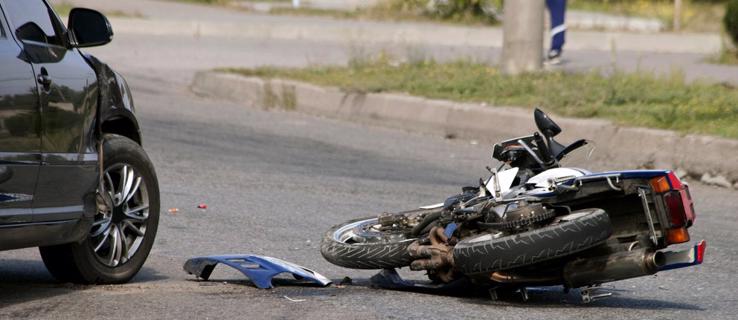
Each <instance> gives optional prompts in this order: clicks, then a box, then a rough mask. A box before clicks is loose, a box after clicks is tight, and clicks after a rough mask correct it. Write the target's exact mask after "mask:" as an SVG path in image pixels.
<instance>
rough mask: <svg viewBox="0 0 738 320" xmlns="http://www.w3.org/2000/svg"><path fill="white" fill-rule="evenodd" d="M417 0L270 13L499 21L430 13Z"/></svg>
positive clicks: (284, 9) (472, 22)
mask: <svg viewBox="0 0 738 320" xmlns="http://www.w3.org/2000/svg"><path fill="white" fill-rule="evenodd" d="M420 2H421V1H417V0H412V1H408V0H385V1H380V2H379V3H378V4H377V5H375V6H373V7H368V8H357V9H356V10H353V11H344V10H332V9H316V8H309V7H302V8H291V7H282V8H273V9H272V10H270V12H269V13H271V14H277V15H304V16H324V17H331V18H338V19H363V20H378V21H423V22H442V23H450V24H461V25H496V24H498V23H499V22H498V21H495V20H492V19H490V18H488V17H484V16H480V15H475V14H471V13H470V12H463V13H460V14H455V15H452V16H449V17H439V16H436V15H433V14H429V13H428V12H426V11H425V10H424V7H423V6H421V5H420V4H419V3H420Z"/></svg>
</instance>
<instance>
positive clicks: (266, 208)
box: [0, 75, 738, 319]
mask: <svg viewBox="0 0 738 320" xmlns="http://www.w3.org/2000/svg"><path fill="white" fill-rule="evenodd" d="M129 80H130V82H131V86H132V90H133V92H134V93H135V94H136V97H137V101H138V105H139V114H140V117H141V122H142V126H143V131H144V134H145V135H144V146H145V148H146V150H147V151H148V153H149V154H150V156H151V158H152V159H153V161H154V162H155V165H156V168H157V171H158V175H159V181H160V183H161V192H162V208H163V210H162V215H161V220H160V228H159V234H158V236H157V241H156V245H155V246H154V249H153V251H152V252H151V256H150V257H149V260H148V262H147V263H146V265H145V266H144V269H143V270H142V271H141V273H140V274H139V275H138V276H137V277H136V278H135V279H134V281H133V282H132V283H130V284H126V285H119V286H76V285H70V284H58V283H55V282H54V281H53V279H52V278H51V277H50V275H49V274H48V273H47V272H46V271H45V269H44V267H43V264H42V263H41V261H40V258H39V256H38V254H37V251H36V250H34V249H25V250H17V251H8V252H2V253H0V318H17V317H18V318H20V317H23V318H55V319H65V318H68V319H78V318H116V319H128V318H172V319H180V318H225V317H235V318H243V319H246V318H248V319H271V318H277V319H278V318H285V319H338V318H341V319H375V318H377V319H386V318H399V319H406V318H416V319H456V318H480V319H481V318H485V319H489V318H510V319H524V318H544V317H545V318H547V319H555V318H574V317H576V318H604V317H608V318H623V319H634V318H639V319H644V318H651V319H657V318H658V319H675V318H708V317H709V318H711V319H729V318H732V317H733V316H734V314H736V311H737V310H736V309H738V308H737V307H736V297H735V289H734V288H735V287H736V285H738V281H736V277H735V272H736V265H735V263H733V260H732V257H735V256H736V244H737V243H736V237H735V235H734V231H735V230H736V229H737V228H736V227H737V226H736V219H735V218H734V216H735V213H736V207H737V206H738V205H736V204H735V202H734V199H735V198H736V193H734V192H731V191H726V190H723V189H716V188H711V187H704V186H701V185H694V186H693V187H694V191H693V194H694V197H695V199H696V201H697V212H698V214H699V215H698V220H697V222H696V226H695V227H693V228H692V229H691V230H692V231H691V232H692V236H693V238H694V239H702V238H705V239H707V240H708V244H709V245H708V251H707V258H706V262H705V264H704V265H702V266H699V267H694V268H689V269H682V270H677V271H671V272H664V273H661V274H658V276H654V277H646V278H641V279H637V280H631V281H622V282H617V283H614V284H612V285H608V286H607V287H608V288H611V289H612V291H613V292H614V293H615V294H616V295H615V296H614V297H611V298H608V299H605V300H602V301H598V302H595V303H592V304H589V305H582V304H580V303H579V301H578V294H577V292H575V291H573V292H571V293H569V294H568V295H565V294H563V293H561V291H560V290H559V289H556V288H547V289H544V290H540V291H535V292H533V293H532V294H531V300H530V301H528V302H527V303H522V302H520V301H519V300H517V299H510V300H507V301H502V302H492V301H489V300H488V299H487V298H486V297H485V296H483V295H481V296H471V297H452V296H435V295H427V294H417V293H406V292H393V291H384V290H377V289H371V288H369V287H368V285H367V284H368V283H367V279H368V277H370V276H371V275H372V274H373V273H372V272H368V271H355V270H349V269H343V268H339V267H335V266H333V265H331V264H329V263H327V262H326V261H324V260H323V259H322V257H321V256H320V253H319V249H318V244H319V241H320V238H321V235H322V233H323V232H324V231H325V230H326V229H327V228H328V227H329V226H331V225H333V224H336V223H338V222H342V221H345V220H348V219H351V218H355V217H361V216H364V215H367V214H372V213H376V212H381V211H384V210H402V209H408V208H413V207H414V206H416V205H420V204H430V203H436V202H439V201H441V200H443V198H444V197H445V196H446V195H450V194H453V193H454V192H457V191H458V190H459V189H458V187H459V186H462V185H465V184H468V183H473V181H475V180H476V179H478V177H480V176H481V175H483V174H484V169H483V168H484V166H485V165H487V164H488V159H489V157H488V156H489V152H490V150H489V147H488V146H486V145H484V144H476V145H475V144H472V143H470V142H469V141H459V140H446V139H443V138H442V137H435V136H422V135H416V134H412V133H407V132H403V131H397V130H389V129H383V128H374V127H366V126H362V125H358V124H353V123H345V122H338V121H333V120H328V119H321V118H315V117H309V116H304V115H300V114H296V113H288V112H275V111H263V110H259V109H258V108H256V109H252V108H246V107H243V106H239V105H234V104H231V103H227V102H222V101H217V100H207V99H203V98H199V97H196V96H194V95H192V94H191V93H189V92H188V91H187V89H186V88H184V87H181V86H169V85H166V84H165V83H162V82H159V81H158V80H155V79H150V78H146V77H143V76H137V75H131V76H129ZM201 202H202V203H206V204H208V206H209V207H208V209H207V210H201V209H197V208H196V206H197V205H198V204H199V203H201ZM168 208H178V209H179V212H178V213H177V214H169V213H168V212H167V209H168ZM240 252H242V253H256V254H264V255H270V256H275V257H280V258H283V259H287V260H290V261H294V262H296V263H300V264H303V265H305V266H309V267H312V268H314V269H316V270H318V271H319V272H321V273H323V274H325V275H326V276H328V277H330V278H332V279H335V280H340V279H342V278H343V277H345V276H349V277H351V278H352V279H354V285H351V286H346V287H344V288H335V287H331V288H314V287H298V286H279V287H277V288H276V289H273V290H258V289H256V288H254V287H253V286H251V285H250V284H249V283H248V282H244V281H242V280H241V279H243V278H242V277H240V276H239V275H238V274H236V273H234V272H230V271H229V270H228V269H227V268H222V269H216V274H215V275H214V279H216V281H212V282H198V281H194V278H193V277H192V276H189V275H187V274H185V273H184V272H183V271H182V264H183V263H184V261H185V260H186V259H187V258H189V257H192V256H195V255H210V254H220V253H240ZM285 296H286V297H289V298H292V299H299V300H304V301H302V302H292V301H290V300H288V299H287V298H285Z"/></svg>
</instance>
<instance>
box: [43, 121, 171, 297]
mask: <svg viewBox="0 0 738 320" xmlns="http://www.w3.org/2000/svg"><path fill="white" fill-rule="evenodd" d="M103 140H104V144H103V167H104V172H105V175H104V177H103V179H104V180H103V181H104V183H103V185H104V187H103V189H104V190H103V194H105V195H109V197H108V198H104V196H101V194H100V192H99V191H100V190H98V196H97V199H98V201H97V202H98V207H97V208H96V210H97V211H96V215H95V218H94V221H93V225H92V227H91V228H90V230H89V232H88V233H87V235H86V236H85V238H84V239H83V240H82V241H80V242H77V243H69V244H63V245H56V246H48V247H40V248H39V251H40V252H41V257H42V259H43V262H44V264H45V265H46V268H47V269H48V270H49V272H50V273H51V274H52V275H53V276H54V277H55V278H56V279H58V280H59V281H63V282H74V283H82V284H116V283H125V282H128V281H129V280H130V279H131V278H133V277H134V276H135V275H136V274H137V273H138V271H139V270H140V269H141V267H142V266H143V264H144V262H145V261H146V258H147V257H148V255H149V252H150V251H151V247H152V246H153V244H154V239H155V237H156V231H157V227H158V223H159V184H158V181H157V178H156V172H155V171H154V166H153V165H152V163H151V160H149V157H148V156H147V155H146V153H145V152H144V150H143V148H142V147H141V146H140V145H138V144H137V143H136V142H134V141H133V140H131V139H128V138H126V137H123V136H119V135H114V134H106V135H105V136H104V137H103ZM116 176H117V178H118V179H117V180H116V179H115V177H116ZM139 178H140V180H139ZM108 180H109V181H110V182H108ZM129 180H131V181H132V184H130V185H131V186H132V187H133V188H127V186H128V185H129V184H127V183H126V182H128V181H129ZM121 181H123V182H122V183H121ZM136 181H140V182H139V183H136ZM116 185H118V186H119V187H120V190H116V189H115V188H116ZM134 189H135V190H134ZM110 190H112V191H110ZM116 191H118V192H117V193H116ZM127 194H130V195H129V196H126V195H127ZM119 195H120V196H119ZM106 199H107V200H106ZM143 200H146V202H147V203H145V202H144V201H143ZM106 201H108V202H106ZM118 202H120V204H117V203H118ZM101 203H102V206H101ZM136 203H139V205H137V206H136V207H134V208H131V207H130V206H131V205H135V204H136ZM141 203H144V204H145V205H146V206H147V209H140V210H138V211H136V209H139V208H143V207H144V206H145V205H144V204H141ZM111 207H112V209H111ZM132 217H133V218H132ZM134 218H135V219H134ZM104 228H107V229H104ZM105 230H107V233H106V231H105ZM142 230H143V233H142V232H141V231H142ZM141 234H142V235H141ZM116 235H117V236H116ZM118 239H121V240H118ZM96 247H97V248H96ZM124 249H125V252H124V251H123V250H124ZM108 257H110V258H108ZM116 257H117V259H116Z"/></svg>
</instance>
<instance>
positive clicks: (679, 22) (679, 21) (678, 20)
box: [673, 0, 682, 31]
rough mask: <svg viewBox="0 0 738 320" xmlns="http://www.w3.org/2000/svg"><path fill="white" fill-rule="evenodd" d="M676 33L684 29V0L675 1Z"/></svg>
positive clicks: (674, 24)
mask: <svg viewBox="0 0 738 320" xmlns="http://www.w3.org/2000/svg"><path fill="white" fill-rule="evenodd" d="M673 29H674V31H680V30H681V29H682V0H674V23H673Z"/></svg>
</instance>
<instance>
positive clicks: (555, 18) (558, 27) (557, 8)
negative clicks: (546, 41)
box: [546, 0, 566, 59]
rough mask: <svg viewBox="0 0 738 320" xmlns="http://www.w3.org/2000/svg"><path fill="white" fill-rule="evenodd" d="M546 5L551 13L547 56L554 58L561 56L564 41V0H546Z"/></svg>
mask: <svg viewBox="0 0 738 320" xmlns="http://www.w3.org/2000/svg"><path fill="white" fill-rule="evenodd" d="M546 6H548V11H549V12H550V13H551V49H550V50H549V52H548V58H549V59H555V58H558V57H559V56H561V52H562V51H563V49H564V42H566V24H564V16H565V15H566V0H546Z"/></svg>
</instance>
